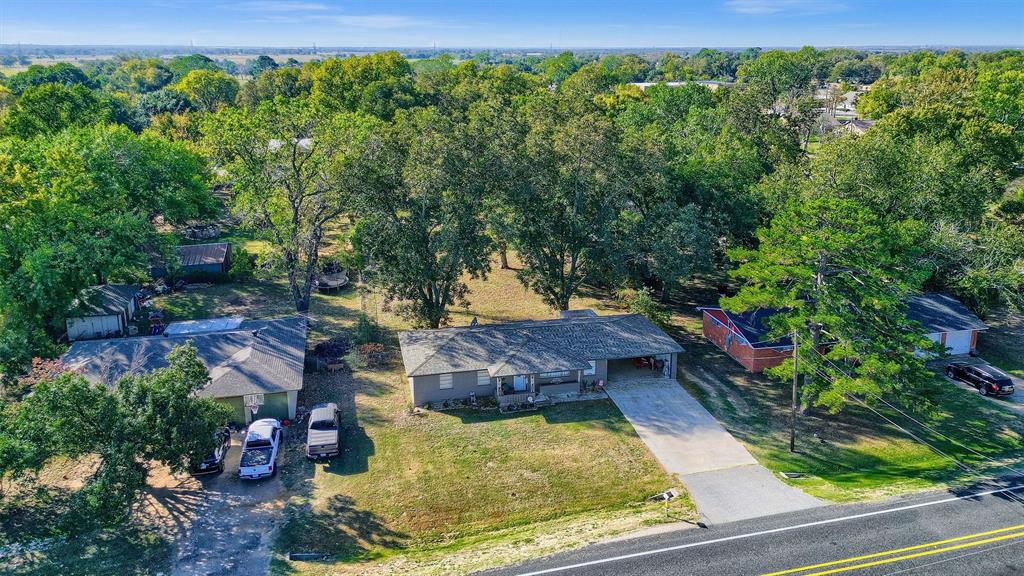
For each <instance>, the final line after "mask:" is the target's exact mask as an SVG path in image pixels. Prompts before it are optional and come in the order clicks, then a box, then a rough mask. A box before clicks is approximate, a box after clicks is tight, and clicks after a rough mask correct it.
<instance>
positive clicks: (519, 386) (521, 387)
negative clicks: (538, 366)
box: [512, 376, 526, 392]
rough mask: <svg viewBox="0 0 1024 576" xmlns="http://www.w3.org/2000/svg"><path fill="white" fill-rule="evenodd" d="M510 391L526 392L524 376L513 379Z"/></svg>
mask: <svg viewBox="0 0 1024 576" xmlns="http://www.w3.org/2000/svg"><path fill="white" fill-rule="evenodd" d="M512 389H513V390H515V391H516V392H526V376H516V377H515V378H513V379H512Z"/></svg>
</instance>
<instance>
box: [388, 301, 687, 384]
mask: <svg viewBox="0 0 1024 576" xmlns="http://www.w3.org/2000/svg"><path fill="white" fill-rule="evenodd" d="M398 340H399V342H400V343H401V345H402V361H403V362H404V363H405V372H406V375H407V376H424V375H428V374H446V373H449V372H468V371H475V370H487V371H488V373H490V374H491V375H492V376H502V375H512V374H531V373H536V372H553V371H558V370H577V369H583V368H588V367H589V361H590V360H613V359H620V358H633V357H636V356H652V355H656V354H671V353H674V352H682V350H683V349H682V347H681V346H679V344H677V343H676V341H675V340H673V339H672V338H671V337H670V336H669V335H668V334H665V333H664V332H662V331H661V330H660V329H659V328H658V327H657V326H655V325H654V324H652V323H651V321H650V320H648V319H647V318H645V317H643V316H641V315H639V314H620V315H614V316H593V317H588V316H584V315H573V316H572V317H571V318H560V319H557V320H530V321H524V322H508V323H504V324H481V325H479V326H475V327H470V326H464V327H457V328H441V329H438V330H411V331H408V332H403V333H401V334H399V336H398Z"/></svg>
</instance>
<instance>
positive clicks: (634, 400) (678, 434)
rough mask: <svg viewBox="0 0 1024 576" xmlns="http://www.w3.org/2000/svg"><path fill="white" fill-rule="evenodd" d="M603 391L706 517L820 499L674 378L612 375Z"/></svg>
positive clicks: (798, 506) (760, 512) (776, 509)
mask: <svg viewBox="0 0 1024 576" xmlns="http://www.w3.org/2000/svg"><path fill="white" fill-rule="evenodd" d="M607 392H608V396H609V397H610V398H611V399H612V401H613V402H615V405H616V406H618V407H619V410H621V411H622V414H623V415H625V416H626V419H627V420H629V422H630V423H631V424H632V425H633V428H634V429H636V432H637V434H639V435H640V438H641V439H642V440H643V441H644V443H645V444H647V447H648V448H650V450H651V452H652V453H653V454H654V457H655V458H657V460H658V462H660V463H661V465H662V466H663V467H664V468H665V470H667V471H668V472H669V474H674V475H676V476H677V477H678V478H679V481H680V482H682V483H683V485H684V486H686V489H687V491H688V492H689V493H690V497H691V498H692V499H693V502H694V504H696V506H697V511H698V512H700V514H701V516H702V517H704V518H705V519H706V521H708V522H710V523H724V522H734V521H736V520H745V519H748V518H757V517H760V516H769V515H772V514H780V513H783V512H791V511H793V510H803V509H805V508H812V507H815V506H821V505H823V504H824V502H822V501H821V500H818V499H817V498H813V497H811V496H808V495H807V494H804V493H803V492H801V491H800V490H798V489H796V488H793V487H792V486H789V485H787V484H785V483H783V482H782V481H781V480H779V479H778V478H776V477H775V475H774V474H772V473H771V472H770V471H769V470H768V469H766V468H764V467H763V466H761V465H760V464H758V463H757V461H756V460H754V457H753V456H751V455H750V453H749V452H747V449H746V448H744V447H743V445H742V444H740V443H739V442H738V441H737V440H736V439H735V438H733V437H732V435H730V434H729V433H728V432H727V431H726V430H725V428H723V427H722V425H721V424H719V423H718V421H717V420H715V418H714V417H713V416H712V415H711V413H710V412H708V411H707V410H705V409H704V407H703V406H701V405H700V403H699V402H697V401H696V400H695V399H694V398H693V397H692V396H690V395H689V394H688V393H687V392H686V390H684V389H683V387H682V386H680V385H679V383H678V382H676V381H675V380H670V379H667V378H659V377H632V378H622V377H620V378H615V379H611V381H610V382H609V385H608V387H607Z"/></svg>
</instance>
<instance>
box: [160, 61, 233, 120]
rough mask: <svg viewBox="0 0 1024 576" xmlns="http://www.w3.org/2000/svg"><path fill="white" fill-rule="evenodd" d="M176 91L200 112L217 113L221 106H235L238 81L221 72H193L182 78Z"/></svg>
mask: <svg viewBox="0 0 1024 576" xmlns="http://www.w3.org/2000/svg"><path fill="white" fill-rule="evenodd" d="M174 89H175V90H177V91H179V92H181V93H182V94H185V95H186V96H188V98H189V100H190V101H191V102H192V103H194V104H195V105H196V107H197V108H199V109H200V110H203V111H205V112H215V111H216V110H217V109H218V108H219V107H221V106H230V105H232V104H234V102H235V97H236V96H237V95H238V81H237V80H235V79H234V78H232V77H231V76H228V75H227V74H225V73H224V72H221V71H220V70H217V71H211V70H193V71H191V72H189V73H188V74H186V75H185V76H184V77H182V79H181V80H179V81H178V82H177V83H176V84H175V85H174Z"/></svg>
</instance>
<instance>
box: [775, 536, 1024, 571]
mask: <svg viewBox="0 0 1024 576" xmlns="http://www.w3.org/2000/svg"><path fill="white" fill-rule="evenodd" d="M1022 528H1024V524H1018V525H1016V526H1008V527H1006V528H999V529H996V530H989V531H987V532H977V533H975V534H968V535H966V536H957V537H956V538H947V539H945V540H936V541H934V542H928V543H925V544H917V545H914V546H907V547H906V548H896V549H894V550H886V551H884V552H875V553H873V554H865V555H863V556H854V557H852V558H844V559H842V560H833V561H831V562H822V563H820V564H811V565H809V566H803V567H800V568H790V569H789V570H780V571H779V572H770V573H767V574H762V575H761V576H781V575H783V574H794V573H797V572H805V571H807V570H814V569H816V568H826V567H828V566H836V565H839V564H848V563H850V562H858V561H860V560H870V559H872V558H880V557H882V556H891V555H893V554H900V553H903V552H911V551H914V550H921V549H923V548H931V547H933V546H941V545H943V544H952V543H953V542H962V541H964V540H972V539H974V538H980V537H982V536H991V535H993V534H1001V533H1004V532H1010V531H1013V530H1020V529H1022ZM830 573H831V572H829V574H830ZM807 576H813V575H807Z"/></svg>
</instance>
